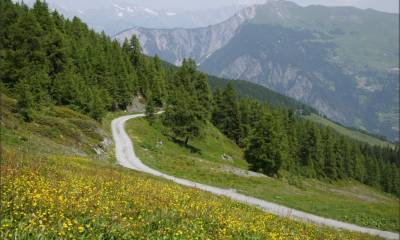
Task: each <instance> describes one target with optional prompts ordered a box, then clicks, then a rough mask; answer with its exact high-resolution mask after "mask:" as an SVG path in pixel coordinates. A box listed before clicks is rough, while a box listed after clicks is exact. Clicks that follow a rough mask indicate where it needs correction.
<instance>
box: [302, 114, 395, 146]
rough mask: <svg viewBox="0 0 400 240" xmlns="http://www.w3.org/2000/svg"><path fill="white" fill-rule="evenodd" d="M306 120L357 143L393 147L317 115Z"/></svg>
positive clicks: (312, 115)
mask: <svg viewBox="0 0 400 240" xmlns="http://www.w3.org/2000/svg"><path fill="white" fill-rule="evenodd" d="M304 118H305V119H307V120H310V121H313V122H315V123H318V124H321V125H322V126H327V127H331V128H333V129H334V130H335V131H337V132H338V133H340V134H343V135H345V136H348V137H350V138H352V139H355V140H357V141H360V142H365V143H368V144H370V145H376V146H382V147H388V146H390V147H391V146H393V145H392V144H391V143H389V142H386V141H383V140H381V139H379V138H376V137H373V136H370V135H368V134H364V133H362V132H359V131H356V130H352V129H348V128H345V127H343V126H340V125H339V124H337V123H334V122H332V121H329V120H328V119H325V118H323V117H320V116H318V115H316V114H311V115H309V116H305V117H304Z"/></svg>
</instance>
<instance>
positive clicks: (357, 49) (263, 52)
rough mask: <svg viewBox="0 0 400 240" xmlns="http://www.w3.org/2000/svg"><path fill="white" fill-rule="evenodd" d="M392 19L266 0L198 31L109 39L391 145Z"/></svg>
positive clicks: (394, 131) (394, 123)
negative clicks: (244, 84) (246, 86)
mask: <svg viewBox="0 0 400 240" xmlns="http://www.w3.org/2000/svg"><path fill="white" fill-rule="evenodd" d="M246 11H247V13H250V14H247V15H246V14H243V13H246ZM241 15H244V16H246V18H244V19H242V20H241V21H237V20H236V19H241V18H240V16H241ZM396 16H398V14H391V13H382V12H379V11H375V10H361V9H357V8H353V7H323V6H309V7H300V6H298V5H296V4H294V3H291V2H288V1H270V2H268V3H267V4H264V5H255V6H253V7H252V8H246V9H244V10H242V11H241V12H240V14H239V15H236V16H234V17H232V18H230V19H228V20H226V21H224V22H222V23H220V24H216V25H213V26H209V27H206V28H196V29H174V30H165V29H157V30H154V29H146V28H136V29H134V30H132V31H128V32H124V33H122V34H120V35H118V36H117V37H116V39H118V40H119V41H122V40H123V39H124V38H125V37H129V36H131V35H132V34H136V35H137V36H138V38H139V40H140V42H141V43H142V46H143V49H144V52H145V53H146V54H148V55H159V56H160V57H161V58H162V59H163V60H166V61H168V62H171V63H174V64H176V65H179V64H180V62H181V61H182V59H183V58H194V59H195V60H196V61H197V62H198V64H199V68H200V69H201V70H202V71H204V72H207V73H209V74H211V75H215V76H218V77H223V78H229V79H244V80H247V81H250V82H253V83H257V84H260V85H262V86H265V87H268V88H270V89H272V90H274V91H277V92H279V93H281V94H284V95H288V96H290V97H293V98H295V99H297V100H301V101H303V102H305V103H307V104H309V105H310V106H312V107H314V108H316V109H318V110H319V111H320V112H321V113H323V114H324V115H326V116H328V117H329V118H331V119H332V120H334V121H336V122H340V123H342V124H345V125H348V126H351V127H357V128H360V129H362V130H368V131H370V132H373V133H376V134H379V135H385V136H387V137H388V138H390V139H391V140H395V139H397V137H398V136H397V131H398V128H397V125H398V122H397V120H396V119H398V117H396V116H398V115H397V112H396V106H397V103H398V102H397V96H398V94H397V93H396V90H397V89H398V82H397V81H396V79H397V78H398V60H397V57H396V56H397V55H398V54H397V53H398V52H399V50H398V49H399V48H398V44H397V43H396V36H397V35H396V33H395V32H393V31H391V30H392V29H394V27H395V26H397V25H396V24H397V23H396V22H395V21H394V19H395V18H396ZM178 32H179V34H178ZM220 36H223V37H220ZM380 36H385V38H382V37H380ZM354 111H355V112H354Z"/></svg>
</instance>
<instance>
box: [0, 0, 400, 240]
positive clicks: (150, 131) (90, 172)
mask: <svg viewBox="0 0 400 240" xmlns="http://www.w3.org/2000/svg"><path fill="white" fill-rule="evenodd" d="M0 12H1V14H0V79H1V82H0V88H1V96H0V97H1V98H0V99H1V100H0V108H1V118H0V133H1V162H0V173H1V175H0V180H1V181H0V183H1V195H0V201H1V208H0V238H1V239H293V240H294V239H310V240H311V239H337V240H339V239H340V240H341V239H380V238H379V237H375V236H373V235H367V234H361V233H356V232H349V231H344V230H340V229H334V228H329V227H325V226H320V225H315V224H311V223H307V222H303V221H300V220H294V219H291V218H285V217H279V216H276V215H273V214H270V213H266V212H264V211H261V210H260V209H258V208H256V207H251V206H248V205H246V204H243V203H239V202H236V201H233V200H231V199H229V198H226V197H222V196H216V195H212V194H210V193H207V192H204V191H200V190H197V189H194V188H193V189H192V188H188V187H183V186H179V185H177V184H175V183H173V182H171V181H168V180H165V179H162V178H159V177H155V176H151V175H148V174H144V173H141V172H139V171H135V170H128V169H126V168H123V167H122V166H120V165H119V164H118V163H117V161H116V157H115V152H114V147H115V145H114V142H113V140H112V134H111V121H112V120H113V119H115V118H116V117H119V116H124V115H127V114H129V113H137V112H139V111H140V110H143V112H144V113H145V117H144V118H142V119H135V120H130V121H129V122H128V123H127V125H126V129H127V132H128V134H129V136H130V138H131V139H132V140H133V141H134V142H135V146H134V149H135V151H136V152H137V154H138V156H139V157H140V158H141V159H142V160H143V161H144V163H146V164H148V165H149V166H151V167H154V168H155V169H158V170H160V171H162V172H166V173H168V174H173V175H174V176H178V177H182V178H187V179H190V180H195V181H197V182H200V183H205V184H209V185H212V186H218V187H223V188H227V189H233V190H234V191H238V192H241V193H244V194H246V195H249V196H254V197H257V198H260V199H264V200H268V201H271V202H275V203H279V204H282V205H285V206H288V207H291V208H293V209H298V210H302V211H305V212H309V213H313V214H317V215H319V216H323V217H327V218H331V219H336V220H340V221H344V222H348V223H353V224H357V225H359V226H363V227H371V228H375V229H380V230H385V231H392V232H399V230H400V229H399V219H398V211H399V206H398V201H399V197H400V160H399V157H398V156H399V147H398V145H394V144H390V143H388V142H385V141H383V140H381V139H376V138H374V137H373V136H370V135H368V136H369V137H371V138H373V139H374V140H376V141H382V142H384V143H387V144H374V143H372V144H371V143H368V142H365V141H360V139H357V138H354V137H352V136H349V135H348V134H345V133H343V132H340V131H338V130H337V129H334V128H332V126H330V125H329V124H321V123H318V122H316V121H315V120H314V119H310V118H312V117H314V116H318V117H321V116H320V115H318V112H317V111H316V110H314V108H312V107H309V106H307V105H305V104H304V103H301V102H298V101H297V100H295V99H292V98H289V97H286V96H283V95H281V94H279V93H276V92H274V91H272V90H269V89H266V88H262V89H261V90H257V88H253V87H252V86H253V85H247V84H248V83H247V82H244V83H242V84H243V85H241V86H239V87H238V85H237V84H240V82H235V83H232V82H230V81H226V80H224V79H220V78H217V77H209V76H208V75H207V74H206V73H203V72H201V71H199V69H198V64H197V63H196V62H195V61H194V60H193V59H184V60H182V64H181V66H180V67H168V66H166V64H165V63H164V62H163V61H162V60H161V59H160V58H159V57H158V56H155V57H151V56H147V55H145V54H144V53H143V49H142V46H141V44H140V41H139V39H138V38H137V37H136V36H135V35H134V36H132V37H130V38H129V39H125V41H123V42H122V43H121V42H119V41H117V40H115V39H113V38H111V37H109V36H107V35H106V34H105V33H97V32H95V31H94V30H91V29H89V28H88V26H87V25H86V24H85V23H83V22H82V21H81V20H80V19H79V18H77V17H75V18H73V19H67V18H64V17H63V16H62V15H61V14H59V13H58V12H57V11H55V10H50V9H49V7H48V5H47V4H46V3H45V2H42V1H37V2H36V3H35V4H34V5H33V7H32V8H29V7H27V6H26V5H25V4H23V3H15V2H13V1H11V0H0ZM210 85H212V87H211V86H210ZM246 88H247V89H248V90H245V89H246ZM135 106H136V107H135ZM137 106H141V107H137ZM160 110H161V111H163V113H162V114H157V113H158V112H159V111H160ZM128 112H129V113H128Z"/></svg>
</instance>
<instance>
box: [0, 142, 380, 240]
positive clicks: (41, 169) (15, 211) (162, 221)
mask: <svg viewBox="0 0 400 240" xmlns="http://www.w3.org/2000/svg"><path fill="white" fill-rule="evenodd" d="M0 173H1V174H0V176H1V182H2V192H1V194H0V200H1V203H2V206H6V207H2V208H0V216H1V218H0V238H1V239H5V240H6V239H166V240H167V239H171V240H172V239H199V240H200V239H252V240H256V239H260V240H261V239H293V240H295V239H305V240H306V239H309V240H313V239H324V240H325V239H326V240H342V239H349V240H350V239H359V240H362V239H379V238H377V237H373V236H368V235H365V234H358V233H350V232H346V231H340V230H334V229H329V228H325V227H319V226H315V225H311V224H305V223H301V222H297V221H294V220H291V219H288V218H280V217H277V216H274V215H272V214H266V213H263V212H262V211H260V210H258V209H256V208H254V207H250V206H247V205H245V204H241V203H237V202H234V201H232V200H230V199H228V198H225V197H220V196H215V195H212V194H210V193H206V192H203V191H200V190H196V189H191V188H186V187H182V186H179V185H177V184H174V183H172V182H169V181H166V180H162V179H159V178H156V177H152V176H148V175H146V174H142V173H138V172H135V171H131V170H128V169H123V168H121V167H118V166H112V165H110V164H109V163H108V162H104V161H96V160H93V159H89V158H78V157H66V156H50V157H49V156H40V157H39V156H35V155H21V154H20V153H17V152H15V151H14V150H6V151H5V152H3V159H2V161H1V162H0Z"/></svg>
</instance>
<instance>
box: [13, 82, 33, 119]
mask: <svg viewBox="0 0 400 240" xmlns="http://www.w3.org/2000/svg"><path fill="white" fill-rule="evenodd" d="M16 91H17V93H18V99H17V100H18V110H19V112H20V114H21V115H22V117H23V119H24V120H25V121H27V122H30V121H32V113H33V108H34V98H33V95H32V92H31V89H30V87H29V84H28V83H27V82H26V81H20V82H19V83H18V84H17V86H16Z"/></svg>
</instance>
